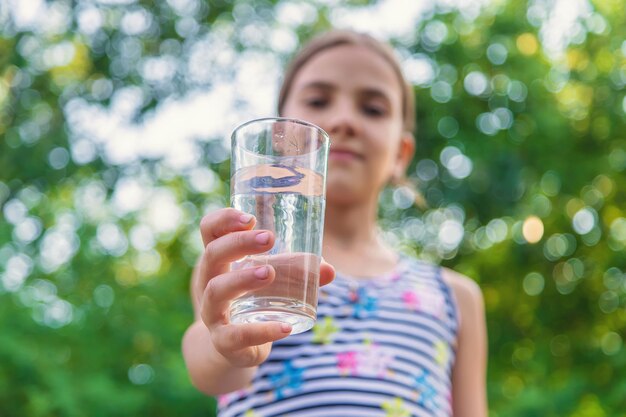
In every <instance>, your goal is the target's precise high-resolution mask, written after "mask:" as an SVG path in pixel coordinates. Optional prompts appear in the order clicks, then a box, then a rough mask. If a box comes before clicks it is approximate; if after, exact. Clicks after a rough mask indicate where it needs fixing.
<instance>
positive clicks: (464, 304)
mask: <svg viewBox="0 0 626 417" xmlns="http://www.w3.org/2000/svg"><path fill="white" fill-rule="evenodd" d="M441 276H442V278H443V280H444V282H446V283H447V284H448V286H449V287H450V289H451V290H452V293H453V294H454V298H455V299H456V303H457V306H458V310H459V313H460V314H459V316H460V317H459V320H460V321H461V323H462V321H463V319H464V320H472V321H473V320H476V319H478V318H480V317H484V300H483V294H482V291H481V289H480V286H479V285H478V283H477V282H476V281H474V280H473V279H471V278H469V277H467V276H465V275H463V274H460V273H458V272H456V271H453V270H452V269H449V268H444V267H442V268H441ZM461 327H462V326H461Z"/></svg>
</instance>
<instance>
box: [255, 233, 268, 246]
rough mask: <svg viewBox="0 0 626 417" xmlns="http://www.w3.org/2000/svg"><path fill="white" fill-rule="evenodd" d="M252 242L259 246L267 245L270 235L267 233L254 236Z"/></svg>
mask: <svg viewBox="0 0 626 417" xmlns="http://www.w3.org/2000/svg"><path fill="white" fill-rule="evenodd" d="M254 240H256V241H257V243H260V244H261V245H267V242H269V241H270V234H269V233H267V232H263V233H259V234H258V235H256V237H255V238H254Z"/></svg>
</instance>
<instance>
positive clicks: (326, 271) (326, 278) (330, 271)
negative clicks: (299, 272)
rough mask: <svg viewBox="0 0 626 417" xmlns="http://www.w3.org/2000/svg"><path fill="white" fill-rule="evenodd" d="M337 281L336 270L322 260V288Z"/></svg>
mask: <svg viewBox="0 0 626 417" xmlns="http://www.w3.org/2000/svg"><path fill="white" fill-rule="evenodd" d="M334 279H335V268H334V267H333V266H332V265H331V264H329V263H328V262H326V261H325V260H323V259H322V263H321V264H320V286H322V285H327V284H330V283H331V282H333V280H334Z"/></svg>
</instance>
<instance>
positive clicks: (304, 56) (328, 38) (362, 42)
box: [278, 30, 415, 133]
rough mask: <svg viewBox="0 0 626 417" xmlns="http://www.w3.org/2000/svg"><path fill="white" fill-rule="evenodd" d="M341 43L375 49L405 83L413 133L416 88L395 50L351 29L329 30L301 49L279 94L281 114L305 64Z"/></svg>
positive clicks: (405, 112)
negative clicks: (414, 90)
mask: <svg viewBox="0 0 626 417" xmlns="http://www.w3.org/2000/svg"><path fill="white" fill-rule="evenodd" d="M341 45H354V46H364V47H366V48H369V49H370V50H372V51H374V52H376V53H377V54H378V55H380V56H381V57H382V58H384V59H385V60H386V61H387V62H388V63H389V64H390V65H391V67H392V68H393V71H394V72H395V73H396V75H397V76H398V80H399V81H400V84H401V85H402V125H403V127H404V130H405V131H407V132H411V133H413V130H414V129H415V97H414V93H413V87H412V86H411V85H410V84H409V83H408V82H407V81H406V78H405V77H404V74H403V73H402V67H401V66H400V62H399V61H398V59H397V58H396V55H395V52H394V51H393V49H392V48H391V47H390V46H389V45H387V44H386V43H384V42H381V41H379V40H378V39H375V38H373V37H372V36H370V35H367V34H365V33H359V32H354V31H351V30H332V31H329V32H326V33H324V34H322V35H319V36H317V37H315V38H313V39H312V40H311V41H310V42H309V43H308V44H306V45H305V46H304V47H303V48H302V49H300V51H299V52H298V54H297V55H296V56H295V57H294V58H293V59H292V61H291V64H290V65H289V66H288V67H287V70H286V71H285V77H284V79H283V84H282V87H281V89H280V94H279V96H278V114H282V112H283V107H284V106H285V102H286V101H287V96H288V95H289V92H290V90H291V85H292V84H293V80H294V78H295V76H296V74H297V73H298V71H299V70H300V69H301V68H302V67H303V66H304V64H306V63H307V62H308V61H309V60H310V59H311V58H312V57H313V56H315V55H317V54H318V53H319V52H321V51H324V50H326V49H330V48H334V47H336V46H341Z"/></svg>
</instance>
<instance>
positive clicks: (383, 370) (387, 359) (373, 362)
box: [337, 344, 393, 378]
mask: <svg viewBox="0 0 626 417" xmlns="http://www.w3.org/2000/svg"><path fill="white" fill-rule="evenodd" d="M392 362H393V355H390V354H388V353H387V352H385V351H384V350H383V349H381V348H380V347H378V346H376V345H371V346H370V345H368V344H364V345H363V347H362V350H361V351H354V350H352V351H348V352H341V353H338V354H337V368H338V369H339V372H340V374H342V375H362V376H375V377H377V378H383V377H385V376H386V375H388V374H389V370H388V369H389V367H390V366H391V364H392Z"/></svg>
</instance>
